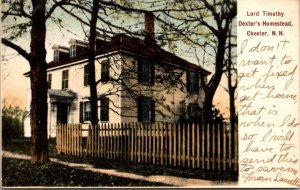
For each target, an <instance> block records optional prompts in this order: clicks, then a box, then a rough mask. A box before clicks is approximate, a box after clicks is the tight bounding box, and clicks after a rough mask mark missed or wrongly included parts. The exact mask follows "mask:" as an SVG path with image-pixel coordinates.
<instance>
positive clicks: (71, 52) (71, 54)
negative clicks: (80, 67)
mask: <svg viewBox="0 0 300 190" xmlns="http://www.w3.org/2000/svg"><path fill="white" fill-rule="evenodd" d="M75 56H76V45H71V47H70V57H75Z"/></svg>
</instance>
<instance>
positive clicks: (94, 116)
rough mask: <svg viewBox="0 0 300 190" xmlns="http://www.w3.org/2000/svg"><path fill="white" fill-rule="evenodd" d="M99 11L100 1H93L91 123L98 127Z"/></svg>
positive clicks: (89, 57)
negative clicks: (96, 51) (97, 41)
mask: <svg viewBox="0 0 300 190" xmlns="http://www.w3.org/2000/svg"><path fill="white" fill-rule="evenodd" d="M98 11H99V1H98V0H93V8H92V15H91V21H90V36H89V47H88V59H89V64H88V68H89V83H90V103H91V123H92V125H93V126H95V125H97V124H98V121H99V119H98V97H97V85H96V79H95V43H96V25H97V15H98Z"/></svg>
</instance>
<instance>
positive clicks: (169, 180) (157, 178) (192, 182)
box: [2, 151, 237, 187]
mask: <svg viewBox="0 0 300 190" xmlns="http://www.w3.org/2000/svg"><path fill="white" fill-rule="evenodd" d="M2 156H3V157H6V158H16V159H26V160H30V156H29V155H24V154H16V153H12V152H8V151H2ZM50 160H51V161H52V162H55V163H59V164H63V165H66V166H69V167H73V168H77V169H82V170H86V171H92V172H95V173H102V174H106V175H111V176H115V177H123V178H129V179H137V180H144V181H148V182H158V183H164V184H167V185H173V186H180V187H191V186H192V187H203V186H204V187H208V186H209V187H213V186H220V185H221V186H222V187H233V186H235V185H237V183H236V182H214V181H209V180H201V179H192V178H182V177H174V176H162V175H152V176H143V175H139V174H133V173H126V172H120V171H117V170H113V169H101V168H95V167H94V166H93V165H90V164H82V163H72V162H65V161H61V160H59V159H56V158H51V159H50Z"/></svg>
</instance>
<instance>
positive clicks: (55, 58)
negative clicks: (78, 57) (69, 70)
mask: <svg viewBox="0 0 300 190" xmlns="http://www.w3.org/2000/svg"><path fill="white" fill-rule="evenodd" d="M53 59H54V61H59V51H58V50H55V51H54V58H53Z"/></svg>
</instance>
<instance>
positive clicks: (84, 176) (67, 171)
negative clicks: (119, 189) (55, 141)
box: [2, 158, 165, 187]
mask: <svg viewBox="0 0 300 190" xmlns="http://www.w3.org/2000/svg"><path fill="white" fill-rule="evenodd" d="M2 166H3V171H2V176H3V186H6V187H8V186H9V187H12V186H81V187H87V186H94V187H95V186H96V187H101V186H102V187H103V186H125V187H128V186H162V185H163V184H160V183H150V182H146V181H142V180H133V179H127V178H120V177H113V176H109V175H105V174H99V173H94V172H89V171H84V170H80V169H74V168H70V167H67V166H64V165H61V164H56V163H53V162H50V163H47V164H44V165H32V164H31V162H30V161H29V160H18V159H7V158H3V163H2ZM164 186H165V185H164Z"/></svg>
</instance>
